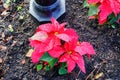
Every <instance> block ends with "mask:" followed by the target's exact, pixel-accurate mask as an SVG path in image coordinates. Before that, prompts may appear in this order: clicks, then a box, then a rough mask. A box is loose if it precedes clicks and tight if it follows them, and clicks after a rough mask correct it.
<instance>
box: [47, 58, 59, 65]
mask: <svg viewBox="0 0 120 80" xmlns="http://www.w3.org/2000/svg"><path fill="white" fill-rule="evenodd" d="M57 62H58V59H56V58H53V59H52V60H51V61H50V62H48V63H49V65H50V66H51V67H54V65H55V63H57Z"/></svg>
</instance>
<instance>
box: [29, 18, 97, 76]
mask: <svg viewBox="0 0 120 80" xmlns="http://www.w3.org/2000/svg"><path fill="white" fill-rule="evenodd" d="M65 25H66V23H62V24H59V23H58V22H57V21H56V20H55V19H54V18H52V19H51V23H46V24H42V25H40V26H39V27H38V28H37V30H36V33H35V34H34V35H33V36H32V37H31V38H30V45H31V46H32V47H33V48H34V51H33V53H32V56H31V58H32V62H33V63H35V64H36V65H37V70H41V69H45V70H50V69H52V68H54V67H55V66H59V70H58V73H59V74H66V73H70V72H71V71H72V70H73V69H74V68H75V66H76V64H77V65H78V66H79V68H80V70H81V71H82V72H84V73H85V72H86V70H85V63H84V59H83V56H84V55H87V56H88V57H89V58H90V56H91V55H94V54H95V50H94V48H93V46H92V45H91V44H90V43H89V42H80V41H78V35H77V33H76V31H75V30H74V29H72V28H65Z"/></svg>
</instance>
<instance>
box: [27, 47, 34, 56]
mask: <svg viewBox="0 0 120 80" xmlns="http://www.w3.org/2000/svg"><path fill="white" fill-rule="evenodd" d="M33 51H34V50H33V49H29V51H28V52H27V54H26V57H31V55H32V52H33Z"/></svg>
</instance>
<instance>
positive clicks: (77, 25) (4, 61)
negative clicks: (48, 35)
mask: <svg viewBox="0 0 120 80" xmlns="http://www.w3.org/2000/svg"><path fill="white" fill-rule="evenodd" d="M19 1H20V2H19ZM0 2H1V0H0ZM82 3H83V0H66V16H65V17H64V19H63V20H61V21H60V22H68V26H66V27H71V28H74V29H75V30H76V31H77V32H78V34H79V36H80V41H89V42H91V44H92V45H93V46H94V48H95V50H96V53H97V54H96V55H95V56H93V57H92V59H91V60H88V59H86V57H85V62H86V70H87V73H86V74H83V73H80V75H79V69H78V67H76V69H75V70H74V71H73V73H71V74H67V75H64V76H58V75H55V74H56V73H54V72H51V73H46V75H45V76H43V73H44V72H42V71H39V72H37V71H36V69H35V66H34V65H33V64H32V63H31V60H30V58H27V57H26V56H25V55H26V53H27V51H28V50H29V48H30V46H29V41H28V38H30V37H31V36H32V35H33V33H34V32H35V29H36V28H37V26H38V25H39V23H38V22H37V21H36V20H35V19H34V18H33V17H32V16H30V14H29V12H28V9H29V0H24V1H23V0H17V2H16V3H12V4H11V6H10V8H9V10H8V12H10V13H8V15H0V80H75V79H76V80H85V79H86V80H94V78H95V77H98V78H97V79H96V80H119V79H120V26H118V27H116V28H115V29H112V28H108V26H103V27H99V26H98V25H97V21H95V20H88V17H87V9H85V8H83V6H82ZM2 5H3V4H2V3H0V14H1V13H2V12H3V11H4V8H3V7H2ZM18 5H21V6H22V10H21V11H17V10H16V8H17V7H16V6H18ZM20 16H23V17H24V20H20V19H19V17H20ZM10 25H11V26H12V27H13V29H14V31H12V32H10V30H9V28H8V26H10ZM92 72H93V73H92ZM50 74H51V75H50ZM101 74H102V75H101Z"/></svg>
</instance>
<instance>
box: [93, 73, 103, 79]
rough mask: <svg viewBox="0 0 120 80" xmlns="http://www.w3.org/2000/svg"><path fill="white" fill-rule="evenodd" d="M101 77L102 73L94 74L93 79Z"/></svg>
mask: <svg viewBox="0 0 120 80" xmlns="http://www.w3.org/2000/svg"><path fill="white" fill-rule="evenodd" d="M102 76H104V74H103V72H101V73H98V74H96V75H95V77H94V78H95V79H99V78H100V77H102Z"/></svg>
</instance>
